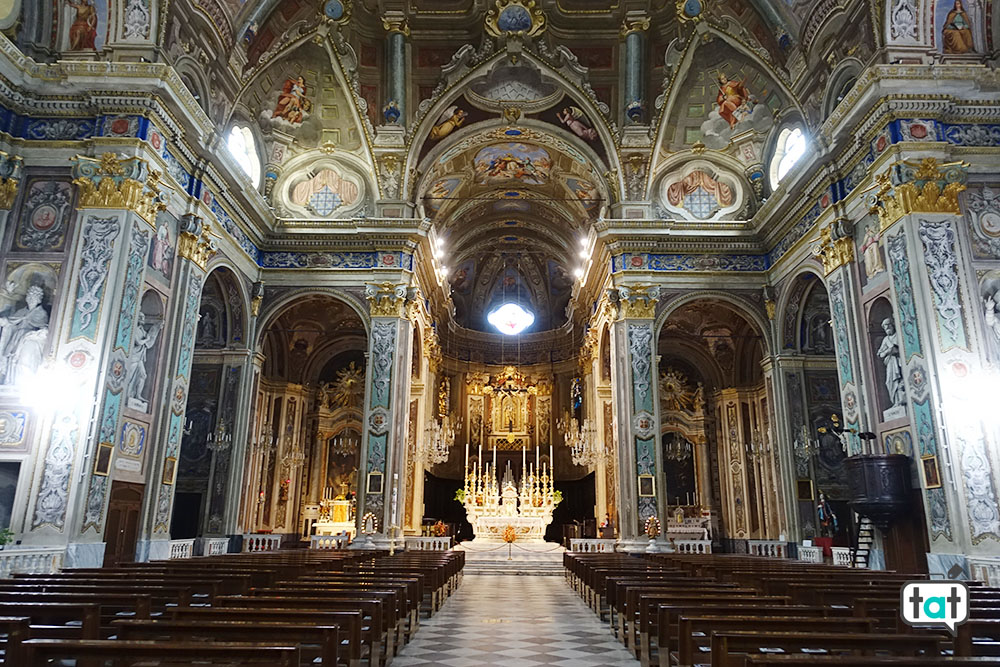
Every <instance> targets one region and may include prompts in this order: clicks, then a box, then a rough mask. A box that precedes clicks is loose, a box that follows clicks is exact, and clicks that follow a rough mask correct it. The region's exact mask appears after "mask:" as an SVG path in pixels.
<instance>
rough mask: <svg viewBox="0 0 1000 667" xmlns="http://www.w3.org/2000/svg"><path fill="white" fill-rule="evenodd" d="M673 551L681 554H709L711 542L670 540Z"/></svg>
mask: <svg viewBox="0 0 1000 667" xmlns="http://www.w3.org/2000/svg"><path fill="white" fill-rule="evenodd" d="M672 543H673V545H674V550H675V551H676V552H677V553H681V554H710V553H712V541H711V540H672Z"/></svg>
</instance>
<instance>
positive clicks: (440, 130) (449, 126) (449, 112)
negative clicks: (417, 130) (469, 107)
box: [431, 104, 469, 140]
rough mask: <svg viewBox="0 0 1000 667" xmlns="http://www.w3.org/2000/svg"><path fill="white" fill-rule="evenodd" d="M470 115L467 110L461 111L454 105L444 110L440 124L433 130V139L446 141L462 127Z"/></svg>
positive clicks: (439, 119)
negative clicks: (445, 139) (446, 138)
mask: <svg viewBox="0 0 1000 667" xmlns="http://www.w3.org/2000/svg"><path fill="white" fill-rule="evenodd" d="M468 115H469V113H468V112H467V111H466V110H465V109H459V108H458V106H456V105H454V104H453V105H452V106H450V107H448V108H447V109H445V110H444V113H442V114H441V117H440V118H438V122H437V123H436V124H435V125H434V127H433V128H431V139H434V140H438V139H444V138H445V137H447V136H448V135H449V134H451V133H452V132H454V131H455V130H457V129H458V128H460V127H462V125H463V123H465V119H466V117H468Z"/></svg>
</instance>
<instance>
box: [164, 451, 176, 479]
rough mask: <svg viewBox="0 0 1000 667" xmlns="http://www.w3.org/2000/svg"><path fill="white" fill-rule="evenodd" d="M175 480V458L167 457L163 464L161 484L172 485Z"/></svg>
mask: <svg viewBox="0 0 1000 667" xmlns="http://www.w3.org/2000/svg"><path fill="white" fill-rule="evenodd" d="M176 479H177V457H176V456H168V457H167V460H166V461H164V463H163V483H164V484H166V485H168V486H169V485H172V484H173V483H174V480H176Z"/></svg>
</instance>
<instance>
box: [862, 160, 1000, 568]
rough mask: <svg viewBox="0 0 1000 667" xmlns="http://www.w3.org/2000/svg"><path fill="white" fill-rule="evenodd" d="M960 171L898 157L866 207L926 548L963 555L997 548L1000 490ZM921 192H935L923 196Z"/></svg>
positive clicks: (991, 378) (991, 375)
mask: <svg viewBox="0 0 1000 667" xmlns="http://www.w3.org/2000/svg"><path fill="white" fill-rule="evenodd" d="M890 172H891V175H890ZM966 178H967V175H966V168H965V165H963V164H959V163H946V162H942V161H939V160H937V159H934V158H926V157H925V158H923V159H922V160H920V161H916V160H914V161H903V162H900V163H897V164H896V165H893V166H892V167H891V168H890V170H889V171H886V172H885V173H883V174H879V175H878V176H877V177H876V186H877V188H878V191H877V193H876V199H877V204H876V206H875V208H874V210H875V212H876V213H877V214H878V216H879V220H880V226H881V229H882V238H883V240H884V242H885V244H886V251H887V257H888V264H889V266H890V271H891V274H892V294H893V298H894V301H895V309H896V320H897V335H898V336H899V349H900V363H901V365H902V366H903V368H902V375H903V379H904V382H905V387H906V402H907V405H908V411H909V416H910V421H911V424H912V426H913V431H914V436H915V444H914V450H915V451H914V457H915V459H917V460H916V463H917V465H918V468H919V474H918V475H917V478H918V479H919V480H920V481H921V484H922V486H923V489H924V491H923V496H924V503H925V510H926V515H927V520H928V528H929V535H930V551H931V552H932V553H943V554H956V553H958V554H966V555H968V556H970V557H971V556H975V555H994V554H996V553H997V552H998V543H1000V503H998V498H1000V494H998V490H997V474H998V473H997V465H998V461H997V455H996V451H997V438H998V422H997V419H996V417H995V400H994V395H995V387H996V382H997V380H996V373H995V371H993V370H992V369H991V368H990V366H989V365H988V363H987V362H986V355H985V349H984V345H983V338H982V335H981V333H980V331H979V330H977V329H978V326H979V325H978V322H977V321H976V319H975V315H974V311H972V310H970V309H969V308H967V307H966V306H965V305H964V304H970V303H979V295H978V289H977V287H978V286H976V285H975V283H974V279H973V278H972V276H974V275H975V273H974V270H973V267H972V266H970V260H969V259H968V254H967V253H966V252H963V249H962V247H961V245H960V243H959V238H960V236H959V223H960V222H961V221H962V218H961V217H960V214H961V212H962V211H961V207H960V203H959V199H958V194H959V193H960V192H961V191H962V190H964V189H965V182H966ZM928 191H934V192H935V193H938V196H936V197H934V198H928V197H925V196H923V193H926V192H928ZM977 310H978V309H977ZM935 468H936V469H937V477H938V478H939V479H935V478H934V474H933V473H934V470H935ZM932 567H933V565H932Z"/></svg>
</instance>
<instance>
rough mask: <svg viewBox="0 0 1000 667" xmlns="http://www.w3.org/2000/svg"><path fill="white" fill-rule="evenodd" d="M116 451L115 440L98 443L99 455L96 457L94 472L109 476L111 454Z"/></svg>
mask: <svg viewBox="0 0 1000 667" xmlns="http://www.w3.org/2000/svg"><path fill="white" fill-rule="evenodd" d="M114 451H115V444H114V443H113V442H102V443H100V444H99V445H97V456H95V457H94V474H95V475H100V476H101V477H107V476H108V473H110V472H111V455H112V454H113V453H114Z"/></svg>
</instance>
